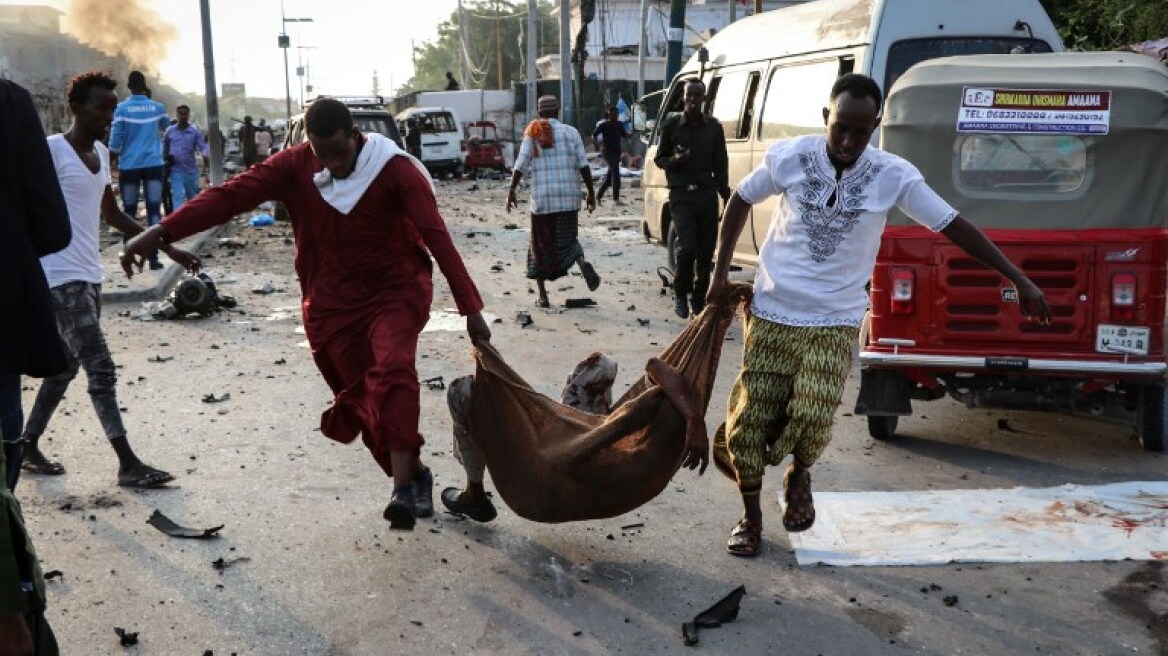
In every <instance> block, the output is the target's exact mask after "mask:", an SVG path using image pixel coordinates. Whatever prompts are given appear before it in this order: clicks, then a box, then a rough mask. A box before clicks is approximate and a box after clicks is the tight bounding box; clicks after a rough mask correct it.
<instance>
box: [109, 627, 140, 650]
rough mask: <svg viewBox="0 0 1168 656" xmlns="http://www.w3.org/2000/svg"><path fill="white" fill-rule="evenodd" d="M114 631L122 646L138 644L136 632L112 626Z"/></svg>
mask: <svg viewBox="0 0 1168 656" xmlns="http://www.w3.org/2000/svg"><path fill="white" fill-rule="evenodd" d="M114 633H115V634H117V636H118V643H119V644H121V645H122V646H123V647H133V646H134V645H136V644H138V632H137V631H135V632H133V633H130V632H129V631H127V630H125V629H123V628H122V627H120V626H115V627H114Z"/></svg>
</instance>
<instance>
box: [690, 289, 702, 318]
mask: <svg viewBox="0 0 1168 656" xmlns="http://www.w3.org/2000/svg"><path fill="white" fill-rule="evenodd" d="M689 306H690V308H692V309H693V314H694V316H695V317H696V316H697V315H699V314H701V313H702V310H704V309H706V299H704V298H700V297H698V295H697V294H694V295H693V296H692V297H690V299H689Z"/></svg>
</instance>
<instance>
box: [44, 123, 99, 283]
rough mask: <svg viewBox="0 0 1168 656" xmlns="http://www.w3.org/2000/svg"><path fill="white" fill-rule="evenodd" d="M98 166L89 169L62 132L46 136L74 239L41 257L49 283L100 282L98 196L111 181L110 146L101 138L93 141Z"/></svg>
mask: <svg viewBox="0 0 1168 656" xmlns="http://www.w3.org/2000/svg"><path fill="white" fill-rule="evenodd" d="M93 147H94V149H95V150H96V151H97V158H98V160H100V161H101V168H100V169H98V171H97V173H94V172H92V171H90V170H89V167H87V166H86V165H85V162H83V161H81V156H80V155H78V154H77V151H76V150H74V149H73V146H71V145H69V142H68V141H66V140H65V135H63V134H54V135H53V136H51V137H49V152H51V153H52V154H53V165H54V166H55V167H56V169H57V180H58V181H59V182H60V183H61V191H62V192H64V194H65V204H66V205H68V206H69V223H70V224H71V225H72V227H73V240H72V241H70V242H69V245H68V246H67V247H66V248H65V249H64V250H61V251H57V252H56V253H53V254H51V255H46V256H45V257H42V258H41V267H42V268H43V269H44V270H45V277H46V278H48V279H49V287H58V286H60V285H63V284H65V283H67V282H91V283H95V284H96V283H100V282H101V280H102V267H101V242H100V236H99V234H100V228H101V197H102V195H103V194H104V193H105V190H106V188H107V187H109V185H110V184H111V183H112V180H111V178H110V161H109V149H108V148H106V147H105V144H102V143H101V142H95V143H94V144H93Z"/></svg>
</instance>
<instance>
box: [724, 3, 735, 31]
mask: <svg viewBox="0 0 1168 656" xmlns="http://www.w3.org/2000/svg"><path fill="white" fill-rule="evenodd" d="M726 5H727V6H728V7H729V9H730V20H728V21H726V26H727V27H729V26H730V25H731V24H732V23H733V22H734V21H736V20H738V0H726Z"/></svg>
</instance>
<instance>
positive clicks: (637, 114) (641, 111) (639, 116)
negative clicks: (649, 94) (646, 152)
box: [633, 103, 647, 132]
mask: <svg viewBox="0 0 1168 656" xmlns="http://www.w3.org/2000/svg"><path fill="white" fill-rule="evenodd" d="M646 124H647V120H646V117H645V106H644V105H642V104H641V103H633V129H634V130H636V131H637V132H644V131H645V126H646Z"/></svg>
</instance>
